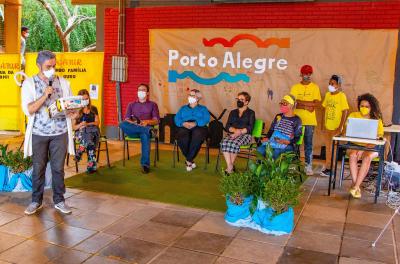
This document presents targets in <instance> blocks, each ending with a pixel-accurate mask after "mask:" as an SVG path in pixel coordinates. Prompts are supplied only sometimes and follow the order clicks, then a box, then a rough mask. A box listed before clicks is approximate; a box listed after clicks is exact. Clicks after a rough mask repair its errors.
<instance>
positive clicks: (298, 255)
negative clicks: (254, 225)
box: [0, 144, 400, 264]
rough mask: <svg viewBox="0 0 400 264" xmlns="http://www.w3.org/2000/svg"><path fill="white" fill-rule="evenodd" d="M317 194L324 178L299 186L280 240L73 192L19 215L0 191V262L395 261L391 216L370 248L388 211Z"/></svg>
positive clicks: (212, 219) (153, 205)
mask: <svg viewBox="0 0 400 264" xmlns="http://www.w3.org/2000/svg"><path fill="white" fill-rule="evenodd" d="M110 145H111V146H110V148H111V150H112V151H113V155H112V159H113V160H114V159H118V158H119V156H118V155H120V152H119V154H118V147H119V145H117V144H114V145H113V144H110ZM103 158H104V157H103ZM102 161H104V160H102ZM103 164H104V163H103ZM82 168H84V166H82ZM68 170H71V174H73V170H74V168H73V167H72V165H70V168H68ZM345 185H347V182H346V183H345ZM326 188H327V179H326V178H319V177H310V178H309V179H308V180H307V181H306V182H305V183H304V185H303V189H304V194H303V197H302V199H301V203H300V205H299V206H298V207H297V208H296V209H295V212H296V227H295V230H294V232H293V234H292V235H290V236H280V237H275V236H268V235H264V234H262V233H260V232H257V231H253V230H250V229H243V228H235V227H231V226H229V225H227V224H226V223H225V222H224V219H223V217H224V215H223V213H218V212H211V211H206V210H200V209H193V208H185V207H181V206H176V205H169V204H162V203H158V202H150V201H144V200H137V199H130V198H125V197H118V196H113V195H108V194H104V193H94V192H88V191H81V190H76V189H68V190H67V193H66V197H67V200H66V201H67V203H68V204H69V205H71V206H72V207H73V213H72V215H68V216H64V215H60V214H59V213H58V212H56V211H55V210H54V209H53V207H52V201H51V200H52V198H51V197H52V196H51V192H50V191H46V194H45V207H44V209H43V210H42V211H41V212H40V213H39V214H38V215H35V216H24V215H23V210H24V209H25V207H26V205H27V204H28V203H29V201H30V194H29V193H13V194H4V193H3V194H0V264H1V263H24V264H25V263H35V264H39V263H68V264H74V263H83V262H84V263H92V264H101V263H115V264H116V263H139V264H141V263H152V264H154V263H157V264H159V263H162V264H167V263H168V264H169V263H171V264H175V263H188V264H189V263H190V264H196V263H199V264H203V263H204V264H206V263H219V264H222V263H226V264H227V263H229V264H236V263H237V264H245V263H306V264H309V263H323V264H325V263H327V264H329V263H340V264H353V263H354V264H361V263H363V264H364V263H366V264H368V263H398V255H397V254H398V253H397V252H398V250H399V249H400V217H399V216H396V217H395V218H394V221H393V223H392V224H391V225H390V227H389V229H388V230H387V232H386V233H385V234H384V235H383V237H382V239H381V240H380V242H379V243H378V244H377V246H376V247H375V248H373V247H371V243H372V241H373V240H374V239H375V238H376V236H377V235H378V233H379V232H380V230H381V228H382V227H383V226H384V224H385V223H386V221H387V220H388V219H389V218H390V216H391V213H392V210H391V209H390V208H388V207H387V206H386V205H385V204H384V200H383V199H381V200H380V201H379V203H378V204H373V198H372V196H370V195H368V194H364V196H363V198H362V199H360V200H354V199H350V198H349V195H348V193H347V192H346V191H345V190H346V187H343V189H342V190H336V191H334V192H333V193H332V195H331V196H330V197H328V196H326Z"/></svg>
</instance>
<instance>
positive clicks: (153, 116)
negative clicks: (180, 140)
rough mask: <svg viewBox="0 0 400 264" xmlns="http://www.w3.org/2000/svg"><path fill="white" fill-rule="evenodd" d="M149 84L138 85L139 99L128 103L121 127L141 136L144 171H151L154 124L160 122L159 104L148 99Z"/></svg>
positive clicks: (126, 132)
mask: <svg viewBox="0 0 400 264" xmlns="http://www.w3.org/2000/svg"><path fill="white" fill-rule="evenodd" d="M149 90H150V88H149V86H148V85H147V84H140V85H139V86H138V93H137V96H138V100H137V101H136V102H132V103H130V104H129V105H128V108H127V110H126V115H125V121H124V122H122V123H120V124H119V127H120V128H121V129H122V131H123V132H124V133H125V135H127V136H129V137H140V142H141V144H142V157H141V160H140V164H141V166H142V172H143V173H145V174H146V173H149V172H150V139H151V136H152V129H153V126H155V125H157V124H158V123H159V122H160V114H159V111H158V106H157V104H156V103H155V102H153V101H150V100H149V99H148V96H149Z"/></svg>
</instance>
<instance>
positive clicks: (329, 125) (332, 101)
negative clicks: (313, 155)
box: [320, 75, 349, 176]
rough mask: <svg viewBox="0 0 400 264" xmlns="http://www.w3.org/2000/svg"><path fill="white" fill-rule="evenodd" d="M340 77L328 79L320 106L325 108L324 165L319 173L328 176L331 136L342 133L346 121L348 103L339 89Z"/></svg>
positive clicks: (335, 76)
mask: <svg viewBox="0 0 400 264" xmlns="http://www.w3.org/2000/svg"><path fill="white" fill-rule="evenodd" d="M341 84H342V78H340V76H338V75H332V77H331V79H330V80H329V86H328V92H327V93H326V94H325V99H324V101H323V103H322V107H324V109H325V113H324V121H323V124H324V126H323V129H324V132H325V136H326V137H325V146H326V152H325V153H326V159H325V166H324V167H323V168H322V170H321V172H320V175H321V176H329V174H330V172H331V166H332V164H331V158H332V137H334V136H335V135H337V134H340V133H342V131H343V126H344V123H345V122H346V118H347V112H348V110H349V104H348V102H347V97H346V95H345V94H344V93H343V92H342V91H341V89H340V87H341Z"/></svg>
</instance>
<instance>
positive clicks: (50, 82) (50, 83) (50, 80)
mask: <svg viewBox="0 0 400 264" xmlns="http://www.w3.org/2000/svg"><path fill="white" fill-rule="evenodd" d="M49 86H50V87H52V86H53V76H51V77H50V78H49ZM50 97H51V94H49V95H48V96H47V98H50Z"/></svg>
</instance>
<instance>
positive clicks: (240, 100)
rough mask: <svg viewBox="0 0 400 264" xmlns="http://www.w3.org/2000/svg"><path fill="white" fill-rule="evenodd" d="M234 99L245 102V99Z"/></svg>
mask: <svg viewBox="0 0 400 264" xmlns="http://www.w3.org/2000/svg"><path fill="white" fill-rule="evenodd" d="M236 101H241V102H243V103H244V102H246V99H239V98H236Z"/></svg>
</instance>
